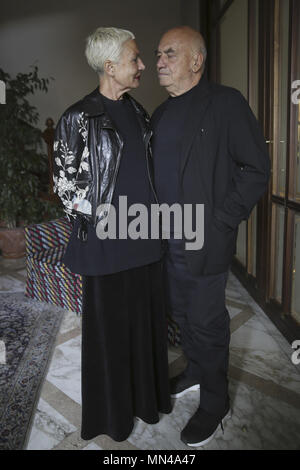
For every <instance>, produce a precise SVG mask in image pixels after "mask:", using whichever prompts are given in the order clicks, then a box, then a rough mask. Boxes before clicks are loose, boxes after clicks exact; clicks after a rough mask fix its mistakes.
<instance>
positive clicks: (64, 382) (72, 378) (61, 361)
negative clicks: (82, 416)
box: [46, 335, 81, 405]
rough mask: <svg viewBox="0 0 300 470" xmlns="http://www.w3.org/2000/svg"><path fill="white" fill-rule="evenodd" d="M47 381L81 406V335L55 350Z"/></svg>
mask: <svg viewBox="0 0 300 470" xmlns="http://www.w3.org/2000/svg"><path fill="white" fill-rule="evenodd" d="M46 379H47V380H48V382H50V383H52V384H53V385H55V387H57V388H58V389H59V390H61V391H62V392H63V393H64V394H65V395H67V396H68V397H70V398H71V399H72V400H74V401H75V402H76V403H78V404H79V405H81V335H79V336H76V337H75V338H73V339H70V340H69V341H66V342H65V343H63V344H61V345H59V346H57V347H56V348H55V350H54V354H53V357H52V360H51V364H50V367H49V370H48V374H47V377H46Z"/></svg>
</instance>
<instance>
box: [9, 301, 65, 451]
mask: <svg viewBox="0 0 300 470" xmlns="http://www.w3.org/2000/svg"><path fill="white" fill-rule="evenodd" d="M63 313H64V310H63V309H62V308H59V307H56V306H53V305H50V304H46V303H44V302H38V301H34V300H32V299H28V298H26V297H25V295H24V293H23V292H16V293H4V294H0V340H1V341H4V343H5V349H6V358H5V363H1V364H0V449H1V450H21V449H25V448H26V445H27V440H28V437H29V432H30V429H31V424H32V420H33V416H34V412H35V407H36V405H37V401H38V398H39V392H40V389H41V386H42V383H43V380H44V378H45V376H46V373H47V368H48V365H49V362H50V358H51V355H52V351H53V347H54V343H55V338H56V334H57V332H58V329H59V326H60V323H61V320H62V316H63ZM2 359H3V358H2ZM3 362H4V361H3Z"/></svg>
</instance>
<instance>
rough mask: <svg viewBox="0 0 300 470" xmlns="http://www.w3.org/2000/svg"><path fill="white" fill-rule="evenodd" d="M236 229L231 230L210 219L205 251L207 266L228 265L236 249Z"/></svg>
mask: <svg viewBox="0 0 300 470" xmlns="http://www.w3.org/2000/svg"><path fill="white" fill-rule="evenodd" d="M236 239H237V229H235V230H232V229H230V228H229V227H228V226H226V225H225V224H223V223H222V222H220V221H219V220H217V219H212V221H211V226H210V237H209V241H208V247H207V248H208V249H207V258H206V259H207V263H208V265H209V266H215V265H227V264H228V265H229V264H230V263H231V260H232V257H233V255H234V253H235V249H236Z"/></svg>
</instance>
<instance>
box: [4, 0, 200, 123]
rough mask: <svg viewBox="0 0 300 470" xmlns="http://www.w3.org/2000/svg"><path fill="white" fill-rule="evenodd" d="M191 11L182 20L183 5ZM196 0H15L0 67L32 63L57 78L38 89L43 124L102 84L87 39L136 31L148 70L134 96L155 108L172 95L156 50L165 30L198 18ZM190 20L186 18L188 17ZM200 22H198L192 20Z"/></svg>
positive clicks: (9, 5)
mask: <svg viewBox="0 0 300 470" xmlns="http://www.w3.org/2000/svg"><path fill="white" fill-rule="evenodd" d="M183 3H184V5H185V11H186V15H185V17H184V18H183V19H182V11H183V10H182V5H183ZM195 3H198V2H197V1H195V0H185V1H184V2H183V0H151V1H148V0H126V1H125V0H109V1H108V0H84V1H83V0H80V1H79V0H72V1H69V0H52V1H51V2H49V4H48V2H45V1H42V0H28V1H26V2H23V1H20V0H19V1H17V0H10V1H6V2H5V4H3V6H1V14H0V67H1V68H3V69H4V70H5V71H6V72H8V73H10V74H12V75H15V74H16V73H17V72H26V71H28V70H29V66H30V65H31V64H37V65H38V66H39V70H40V74H41V76H43V77H50V76H52V77H54V78H55V81H53V82H52V83H51V85H50V88H49V92H48V94H44V93H42V92H40V93H38V94H37V95H36V96H35V97H34V98H32V100H31V102H32V104H35V105H36V106H37V107H38V110H39V112H40V123H39V126H40V127H41V128H44V123H45V120H46V118H47V117H48V116H51V117H52V118H53V119H54V121H55V122H57V119H58V118H59V116H60V115H61V113H62V112H63V111H64V110H65V109H66V107H68V106H69V105H70V104H72V103H74V102H75V101H77V100H78V99H80V98H81V97H83V96H84V95H85V94H87V93H89V92H90V91H92V90H93V89H94V88H96V86H97V84H98V83H97V80H98V79H97V75H96V74H95V72H93V71H92V69H90V68H89V66H88V65H87V63H86V60H85V56H84V47H85V38H86V37H87V35H88V34H90V33H91V32H92V31H93V30H94V29H95V28H96V27H98V26H117V27H121V28H125V29H129V30H132V31H133V32H134V34H135V35H136V38H137V43H138V45H139V48H140V51H141V56H142V59H143V61H144V63H145V65H146V71H145V72H144V75H143V77H142V81H141V85H140V87H139V89H138V90H136V91H134V92H133V95H134V96H135V97H136V98H137V99H138V100H139V101H141V103H142V104H143V105H144V106H145V107H146V109H147V110H148V111H149V112H150V113H151V112H152V111H153V110H154V109H155V107H156V106H157V105H158V104H159V103H161V102H162V101H163V100H164V99H165V98H166V96H167V95H166V92H165V90H164V89H162V88H160V87H159V85H158V81H157V77H156V70H155V57H154V52H153V51H154V50H155V48H156V47H157V44H158V41H159V38H160V36H161V35H162V33H163V32H164V31H165V30H167V29H168V28H171V27H173V26H176V25H179V24H182V22H183V23H184V24H188V23H189V22H190V21H194V18H195V15H194V13H190V14H188V12H194V11H195ZM183 20H184V21H183ZM191 26H194V24H191Z"/></svg>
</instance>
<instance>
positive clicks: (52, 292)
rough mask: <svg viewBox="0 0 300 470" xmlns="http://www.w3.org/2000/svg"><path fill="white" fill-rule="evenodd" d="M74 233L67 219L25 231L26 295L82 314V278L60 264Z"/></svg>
mask: <svg viewBox="0 0 300 470" xmlns="http://www.w3.org/2000/svg"><path fill="white" fill-rule="evenodd" d="M71 230H72V224H71V223H70V222H69V221H68V219H67V217H63V218H61V219H57V220H52V221H50V222H43V223H41V224H36V225H30V226H27V227H25V240H26V265H27V282H26V294H25V295H26V296H27V297H31V298H33V299H36V300H40V301H43V302H49V303H51V304H54V305H58V306H60V307H63V308H66V309H68V310H72V311H74V312H76V313H77V314H81V292H82V281H81V276H80V275H79V274H74V273H72V272H71V271H70V270H69V269H68V268H67V267H66V266H65V265H64V264H63V263H62V262H61V260H62V257H63V254H64V251H65V248H66V245H67V243H68V240H69V237H70V234H71Z"/></svg>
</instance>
